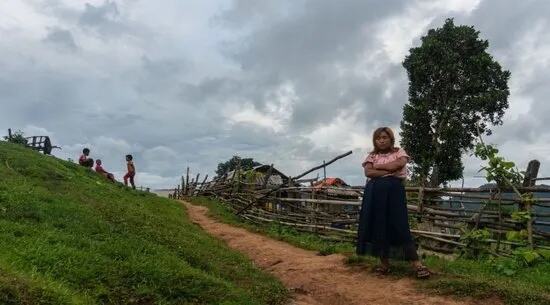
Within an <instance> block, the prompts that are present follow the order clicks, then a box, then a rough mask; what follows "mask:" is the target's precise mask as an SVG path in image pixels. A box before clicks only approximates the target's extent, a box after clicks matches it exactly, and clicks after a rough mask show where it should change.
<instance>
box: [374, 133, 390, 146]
mask: <svg viewBox="0 0 550 305" xmlns="http://www.w3.org/2000/svg"><path fill="white" fill-rule="evenodd" d="M375 141H376V147H378V149H380V150H388V149H390V147H391V138H390V136H389V135H388V134H387V133H386V132H385V131H382V132H381V133H380V134H379V135H378V137H377V138H376V140H375Z"/></svg>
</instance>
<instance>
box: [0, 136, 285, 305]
mask: <svg viewBox="0 0 550 305" xmlns="http://www.w3.org/2000/svg"><path fill="white" fill-rule="evenodd" d="M0 245H1V246H0V304H281V303H284V302H285V301H286V299H287V292H286V290H285V289H284V287H283V286H282V285H281V284H280V283H279V282H278V281H277V280H275V279H274V278H272V277H270V276H268V275H266V274H264V273H262V272H261V271H259V270H258V269H256V268H255V267H254V266H253V265H252V263H251V262H249V261H248V260H247V259H246V258H244V257H243V256H242V255H240V254H238V253H236V252H233V251H231V250H229V249H228V248H227V247H225V245H224V244H223V243H221V242H219V241H217V240H216V239H213V238H211V237H209V236H207V235H206V234H205V233H204V232H203V231H202V230H200V229H199V228H198V227H196V226H195V225H193V224H191V223H190V222H189V220H188V218H187V216H186V212H185V209H184V208H183V207H182V206H181V205H180V204H178V203H177V202H173V201H170V200H167V199H163V198H160V197H157V196H155V195H152V194H148V193H144V192H139V191H133V190H130V189H128V188H125V187H123V186H121V185H119V184H111V183H109V182H108V181H106V180H105V179H103V178H102V177H100V176H98V175H97V174H95V173H94V172H91V171H89V170H87V169H85V168H82V167H79V166H77V165H75V164H72V163H69V162H65V161H61V160H58V159H56V158H54V157H48V156H43V155H41V154H39V153H36V152H34V151H31V150H29V149H26V148H24V147H21V146H17V145H13V144H9V143H6V142H0Z"/></svg>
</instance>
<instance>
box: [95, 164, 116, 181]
mask: <svg viewBox="0 0 550 305" xmlns="http://www.w3.org/2000/svg"><path fill="white" fill-rule="evenodd" d="M95 171H96V172H97V173H98V174H100V175H102V176H104V177H105V178H107V179H109V180H111V182H115V176H114V175H113V174H111V173H109V172H107V171H106V170H104V169H103V167H102V166H101V160H99V159H97V160H95Z"/></svg>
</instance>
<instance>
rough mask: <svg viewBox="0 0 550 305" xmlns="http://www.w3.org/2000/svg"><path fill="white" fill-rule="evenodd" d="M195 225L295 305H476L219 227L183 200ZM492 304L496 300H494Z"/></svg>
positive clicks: (339, 257)
mask: <svg viewBox="0 0 550 305" xmlns="http://www.w3.org/2000/svg"><path fill="white" fill-rule="evenodd" d="M184 205H185V206H186V207H187V210H188V214H189V217H190V219H191V221H192V222H193V223H195V224H197V225H199V226H201V227H202V228H203V229H204V230H205V231H207V232H208V233H210V234H211V235H213V236H215V237H218V238H220V239H222V240H224V241H225V242H226V243H227V245H228V246H229V247H231V248H233V249H235V250H237V251H239V252H241V253H244V254H245V255H247V256H248V257H250V259H252V260H253V261H254V263H255V264H256V265H257V266H259V267H260V268H261V269H264V270H266V271H268V272H269V273H271V274H273V275H274V276H276V277H277V278H279V279H280V280H281V281H282V283H283V284H284V285H285V286H286V287H287V288H288V289H290V291H292V292H293V298H294V301H293V303H292V304H293V305H367V304H368V305H378V304H380V305H398V304H403V305H405V304H407V305H410V304H418V305H459V304H477V303H478V302H474V301H469V302H467V301H464V300H462V301H458V300H454V299H451V298H446V297H442V296H433V295H428V294H425V293H422V292H419V291H418V290H416V289H415V288H414V285H413V281H414V280H413V279H409V278H402V279H399V280H394V279H388V278H380V277H376V276H375V275H372V274H369V273H367V272H364V271H363V272H362V271H360V270H357V269H355V270H354V269H353V268H351V267H349V266H347V265H346V264H345V263H344V260H345V257H344V256H343V255H339V254H333V255H329V256H319V255H317V254H316V253H315V252H313V251H307V250H304V249H300V248H297V247H294V246H292V245H290V244H287V243H285V242H282V241H278V240H273V239H271V238H268V237H266V236H263V235H260V234H256V233H252V232H249V231H247V230H245V229H242V228H237V227H233V226H230V225H228V224H224V223H221V222H219V221H217V220H215V219H213V218H211V217H209V216H207V212H208V209H207V208H206V207H203V206H197V205H193V204H190V203H188V202H184ZM492 301H494V300H492Z"/></svg>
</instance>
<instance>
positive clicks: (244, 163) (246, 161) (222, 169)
mask: <svg viewBox="0 0 550 305" xmlns="http://www.w3.org/2000/svg"><path fill="white" fill-rule="evenodd" d="M239 163H240V167H241V169H242V170H245V171H246V170H249V169H252V168H253V167H255V166H258V165H262V164H261V163H258V162H256V161H254V159H252V158H241V157H239V156H233V157H232V158H231V159H229V160H227V161H225V162H223V163H219V164H218V169H217V170H216V174H217V175H218V176H223V175H224V174H225V173H227V172H230V171H233V170H235V169H236V168H237V165H238V164H239Z"/></svg>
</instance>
